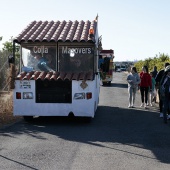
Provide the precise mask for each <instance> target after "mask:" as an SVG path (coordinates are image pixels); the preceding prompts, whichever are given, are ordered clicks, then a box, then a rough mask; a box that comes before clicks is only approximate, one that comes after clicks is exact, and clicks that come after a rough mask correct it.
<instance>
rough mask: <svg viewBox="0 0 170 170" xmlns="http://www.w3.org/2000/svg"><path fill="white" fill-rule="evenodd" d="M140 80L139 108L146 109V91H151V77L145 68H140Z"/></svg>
mask: <svg viewBox="0 0 170 170" xmlns="http://www.w3.org/2000/svg"><path fill="white" fill-rule="evenodd" d="M140 79H141V82H140V84H139V86H140V94H141V101H142V104H141V107H145V109H146V108H147V102H148V91H149V89H152V82H151V76H150V75H149V73H148V67H147V66H143V67H142V72H141V73H140ZM144 102H145V103H144Z"/></svg>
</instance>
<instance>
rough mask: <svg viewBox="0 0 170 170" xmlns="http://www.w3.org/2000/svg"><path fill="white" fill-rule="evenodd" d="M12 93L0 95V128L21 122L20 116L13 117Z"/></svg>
mask: <svg viewBox="0 0 170 170" xmlns="http://www.w3.org/2000/svg"><path fill="white" fill-rule="evenodd" d="M12 95H13V94H12V93H7V94H3V95H2V94H1V95H0V128H3V127H6V126H8V125H10V124H13V123H15V122H18V121H20V120H22V117H21V116H13V97H12Z"/></svg>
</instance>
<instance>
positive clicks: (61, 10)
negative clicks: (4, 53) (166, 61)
mask: <svg viewBox="0 0 170 170" xmlns="http://www.w3.org/2000/svg"><path fill="white" fill-rule="evenodd" d="M0 4H1V8H0V36H3V39H2V41H1V42H0V49H1V48H2V44H3V43H4V42H6V41H9V39H10V38H11V37H16V36H17V35H18V34H19V33H21V31H22V30H23V29H24V28H25V27H26V26H27V25H28V24H29V23H30V22H32V21H33V20H37V21H39V20H42V21H45V20H48V21H51V20H54V21H57V20H60V21H62V20H66V21H68V20H72V21H75V20H78V21H80V20H84V21H86V20H90V21H92V20H94V19H95V17H96V16H97V14H98V16H99V17H98V32H99V35H101V36H102V46H103V49H113V50H114V55H115V59H114V61H135V60H144V59H146V58H149V57H150V58H153V57H155V56H156V55H157V54H159V53H164V54H168V55H170V0H101V1H99V0H84V1H82V0H15V1H14V0H0Z"/></svg>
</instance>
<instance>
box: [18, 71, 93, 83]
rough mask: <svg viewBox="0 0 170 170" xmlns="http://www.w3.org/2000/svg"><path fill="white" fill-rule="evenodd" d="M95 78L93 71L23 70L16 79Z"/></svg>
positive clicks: (70, 79)
mask: <svg viewBox="0 0 170 170" xmlns="http://www.w3.org/2000/svg"><path fill="white" fill-rule="evenodd" d="M46 79H47V80H55V81H57V80H62V81H64V80H69V81H72V80H77V81H79V80H93V79H94V74H93V73H92V72H88V73H83V72H81V73H66V72H44V71H43V72H41V71H32V72H29V73H26V72H22V73H20V74H19V75H18V76H17V77H16V80H42V81H44V80H46Z"/></svg>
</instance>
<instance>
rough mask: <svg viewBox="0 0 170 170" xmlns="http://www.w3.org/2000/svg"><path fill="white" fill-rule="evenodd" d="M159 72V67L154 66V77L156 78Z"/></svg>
mask: <svg viewBox="0 0 170 170" xmlns="http://www.w3.org/2000/svg"><path fill="white" fill-rule="evenodd" d="M157 73H158V71H157V67H156V66H154V68H153V71H152V76H153V78H156V75H157Z"/></svg>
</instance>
